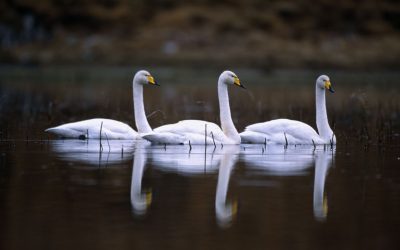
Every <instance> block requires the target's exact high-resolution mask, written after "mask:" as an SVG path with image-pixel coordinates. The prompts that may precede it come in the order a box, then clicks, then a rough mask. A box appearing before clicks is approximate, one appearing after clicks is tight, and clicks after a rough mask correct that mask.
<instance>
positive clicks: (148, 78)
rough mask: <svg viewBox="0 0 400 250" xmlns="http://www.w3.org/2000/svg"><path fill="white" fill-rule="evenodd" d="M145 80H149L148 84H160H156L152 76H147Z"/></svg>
mask: <svg viewBox="0 0 400 250" xmlns="http://www.w3.org/2000/svg"><path fill="white" fill-rule="evenodd" d="M147 81H148V82H149V84H152V85H156V86H160V84H158V83H157V82H156V80H154V77H152V76H147Z"/></svg>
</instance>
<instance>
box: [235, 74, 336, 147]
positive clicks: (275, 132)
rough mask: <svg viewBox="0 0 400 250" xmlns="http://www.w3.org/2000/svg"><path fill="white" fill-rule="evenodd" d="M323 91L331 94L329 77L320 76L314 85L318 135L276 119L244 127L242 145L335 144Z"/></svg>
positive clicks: (307, 128) (295, 122) (302, 127)
mask: <svg viewBox="0 0 400 250" xmlns="http://www.w3.org/2000/svg"><path fill="white" fill-rule="evenodd" d="M325 90H329V91H330V92H331V93H334V92H335V91H334V90H333V88H332V85H331V82H330V80H329V77H328V76H326V75H321V76H319V77H318V78H317V81H316V84H315V99H316V120H317V128H318V132H319V134H318V133H317V132H316V131H315V130H314V129H313V128H312V127H311V126H309V125H308V124H305V123H303V122H300V121H294V120H289V119H277V120H272V121H268V122H263V123H256V124H252V125H249V126H247V127H246V129H245V130H244V132H242V133H240V137H241V139H242V142H244V143H255V144H263V143H268V142H269V143H274V144H330V143H332V144H336V136H335V134H334V133H333V132H332V129H331V127H330V126H329V123H328V117H327V113H326V102H325Z"/></svg>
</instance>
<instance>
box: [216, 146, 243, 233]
mask: <svg viewBox="0 0 400 250" xmlns="http://www.w3.org/2000/svg"><path fill="white" fill-rule="evenodd" d="M239 151H240V147H239V146H237V145H232V146H229V147H226V149H225V150H223V152H222V159H221V162H220V164H219V171H218V183H217V191H216V194H215V215H216V218H217V222H218V225H220V226H221V227H228V226H230V225H231V223H232V220H233V218H234V216H235V215H236V213H237V201H236V200H234V201H231V202H229V203H227V201H226V197H227V194H228V187H229V179H230V176H231V172H232V169H233V167H234V166H235V164H236V162H237V160H238V154H239Z"/></svg>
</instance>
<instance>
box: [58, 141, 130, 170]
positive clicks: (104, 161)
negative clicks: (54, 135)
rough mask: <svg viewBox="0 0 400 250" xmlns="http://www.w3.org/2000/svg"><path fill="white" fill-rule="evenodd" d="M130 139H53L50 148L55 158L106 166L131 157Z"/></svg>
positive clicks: (125, 160)
mask: <svg viewBox="0 0 400 250" xmlns="http://www.w3.org/2000/svg"><path fill="white" fill-rule="evenodd" d="M134 145H135V141H132V140H108V141H107V140H102V141H100V140H54V141H50V149H51V151H52V152H53V153H54V154H55V155H56V157H57V158H59V159H61V160H63V161H67V162H74V163H81V164H88V165H95V166H107V165H114V164H120V163H124V162H127V161H129V160H131V159H132V152H133V150H134Z"/></svg>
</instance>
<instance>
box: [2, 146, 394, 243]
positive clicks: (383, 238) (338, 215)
mask: <svg viewBox="0 0 400 250" xmlns="http://www.w3.org/2000/svg"><path fill="white" fill-rule="evenodd" d="M103 143H104V142H103ZM0 145H1V161H0V163H1V165H0V166H1V168H0V171H1V182H0V187H1V189H0V194H1V199H2V203H1V207H0V208H1V221H2V223H1V225H0V229H1V232H2V233H1V245H2V249H54V248H57V249H71V248H90V249H109V248H111V247H113V248H119V249H144V248H151V249H187V248H189V247H190V248H195V249H221V248H223V249H225V248H231V249H244V248H247V249H265V248H270V249H396V247H397V246H398V243H399V238H398V232H399V230H398V228H399V225H400V214H399V211H400V210H399V209H400V169H399V162H400V155H399V151H398V150H397V149H391V148H386V149H385V150H380V149H378V148H369V149H366V150H360V149H358V148H354V147H341V148H333V149H331V148H330V147H326V148H325V149H324V148H323V147H318V148H316V149H314V148H313V147H303V146H302V147H299V146H297V147H294V146H289V147H288V148H287V149H284V148H283V146H267V147H263V146H261V145H259V146H254V145H241V146H224V147H223V148H221V147H216V148H214V147H213V146H208V147H207V148H205V147H204V146H193V148H192V149H191V150H190V148H189V147H188V146H167V147H166V148H165V147H164V146H151V145H147V144H146V143H142V142H129V141H122V142H116V141H111V142H110V147H109V146H108V145H107V144H105V145H103V147H104V148H103V151H102V152H101V153H99V142H98V141H95V140H92V141H90V140H89V142H87V141H75V140H65V141H62V140H58V141H41V142H38V141H29V142H25V141H12V142H10V141H3V142H1V143H0ZM122 148H123V149H124V150H122ZM17 152H18V153H17Z"/></svg>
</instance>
